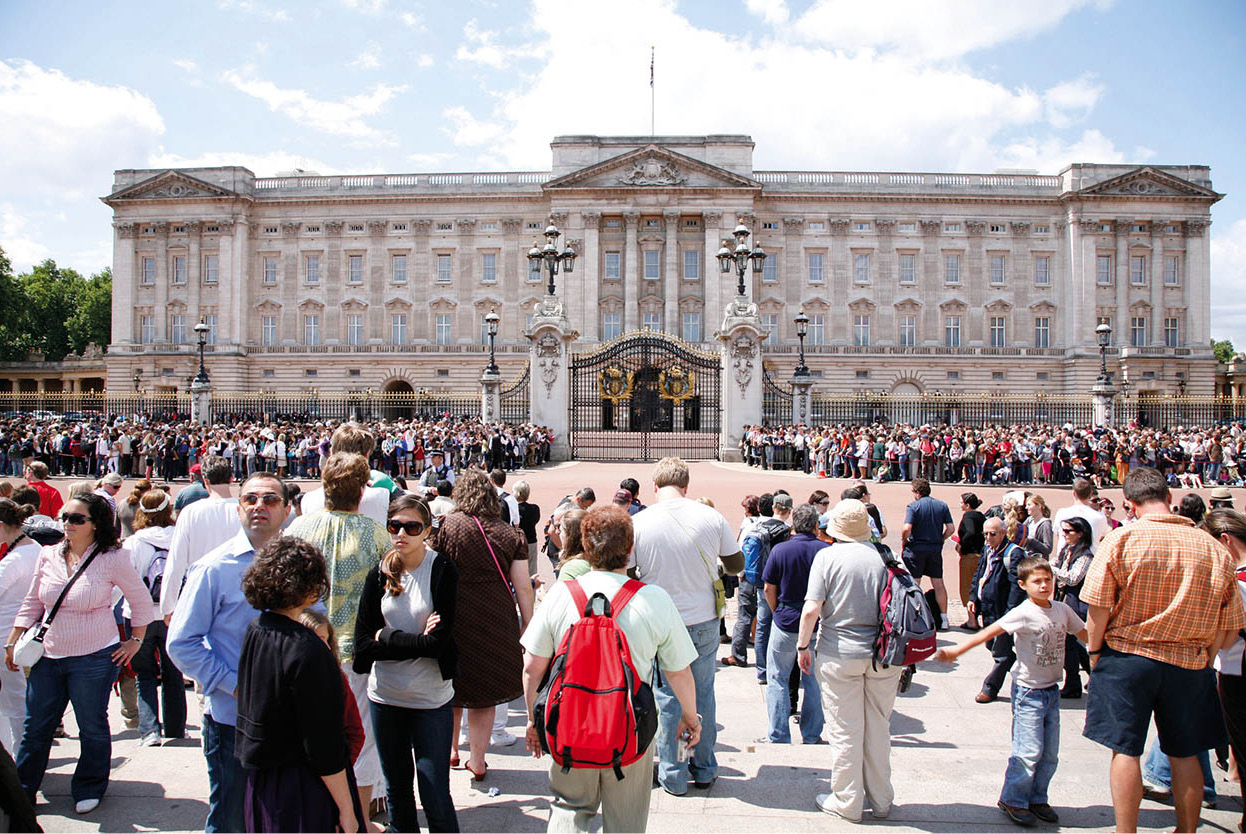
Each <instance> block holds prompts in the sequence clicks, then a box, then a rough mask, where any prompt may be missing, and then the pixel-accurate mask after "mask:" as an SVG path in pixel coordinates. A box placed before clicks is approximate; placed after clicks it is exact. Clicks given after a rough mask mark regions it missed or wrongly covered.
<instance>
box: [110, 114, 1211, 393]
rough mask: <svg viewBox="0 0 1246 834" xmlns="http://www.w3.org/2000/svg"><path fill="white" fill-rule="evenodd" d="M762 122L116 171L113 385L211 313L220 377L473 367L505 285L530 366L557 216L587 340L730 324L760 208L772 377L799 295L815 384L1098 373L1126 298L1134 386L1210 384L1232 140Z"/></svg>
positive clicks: (519, 367) (945, 384)
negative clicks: (875, 134) (760, 133)
mask: <svg viewBox="0 0 1246 834" xmlns="http://www.w3.org/2000/svg"><path fill="white" fill-rule="evenodd" d="M753 147H754V146H753V142H752V140H751V139H750V138H749V137H747V136H733V135H723V136H645V137H613V136H612V137H605V136H602V137H598V136H562V137H558V138H556V139H554V141H553V142H552V143H551V148H552V152H553V158H552V164H551V168H550V170H549V171H539V172H521V173H516V172H487V173H474V174H473V173H463V174H367V175H359V176H318V175H315V174H312V173H305V172H301V171H300V172H294V173H291V174H289V175H283V176H278V177H271V178H259V177H256V176H255V175H254V174H252V172H251V171H248V170H247V169H245V168H241V167H220V168H188V169H178V170H121V171H117V172H116V175H115V181H114V185H113V191H112V193H111V194H110V195H108V196H107V197H104V198H103V201H104V202H105V203H106V204H107V205H108V206H110V207H111V208H112V209H113V213H114V229H115V239H114V256H113V286H114V295H113V329H112V334H113V335H112V340H113V343H112V344H111V345H110V346H109V349H108V353H107V355H106V360H105V361H106V367H107V379H108V388H109V390H115V391H128V390H130V381H131V379H132V378H133V377H134V374H135V372H136V371H138V370H141V371H142V375H141V379H142V381H143V388H144V390H146V391H162V390H163V391H173V390H184V389H185V387H186V379H187V376H188V375H189V374H190V373H192V372H193V370H194V367H195V366H196V362H197V360H196V355H195V354H196V348H195V345H194V343H195V341H196V336H195V333H194V330H193V328H194V326H195V324H197V323H198V322H199V321H200V319H201V318H202V319H203V321H204V322H205V323H206V324H207V326H208V327H209V328H210V330H209V333H208V337H207V338H208V344H209V348H208V350H209V351H210V352H209V354H208V369H209V371H210V373H211V375H212V382H213V386H214V387H215V389H216V390H218V391H222V392H231V391H273V392H283V393H284V392H289V393H293V392H298V391H310V390H313V389H316V390H318V391H321V392H325V393H328V392H346V391H352V392H364V391H367V390H372V391H376V392H381V391H395V392H399V391H418V390H420V389H426V390H429V391H476V390H478V379H479V375H480V372H481V370H482V368H483V367H484V365H485V363H486V362H487V361H488V356H487V351H488V348H487V346H486V345H487V337H486V336H485V335H484V324H483V319H484V316H485V315H487V314H488V313H489V312H490V310H496V311H497V313H498V314H499V315H500V316H501V325H500V332H499V334H498V340H497V341H498V344H497V350H498V364H499V365H500V366H501V369H502V376H503V379H504V380H511V379H515V378H517V377H518V376H519V375H520V373H522V371H523V369H524V367H526V364H527V362H528V347H529V346H528V340H527V339H526V338H525V337H524V335H523V334H524V330H525V329H526V327H527V325H528V322H529V320H530V318H531V316H532V314H533V309H534V306H535V305H536V304H537V302H538V301H539V300H540V298H541V297H542V296H544V294H545V276H543V275H542V274H541V273H540V272H537V271H533V269H532V268H531V267H530V266H529V262H528V259H527V252H528V250H529V249H530V248H531V247H532V245H533V241H534V240H540V241H541V244H542V245H543V244H544V239H543V237H542V233H543V231H544V229H545V227H546V225H547V224H549V223H550V222H553V223H554V224H556V225H557V226H558V227H559V228H560V229H561V230H562V232H563V238H562V240H561V241H560V243H561V244H566V243H569V244H570V245H571V246H572V247H573V248H574V250H575V251H576V252H577V253H578V255H579V257H578V258H577V259H576V261H575V268H574V271H573V272H571V273H570V274H563V275H559V276H558V286H557V293H558V295H559V296H560V297H561V298H562V299H563V301H564V302H565V306H566V312H567V318H568V319H569V320H570V322H571V325H572V326H573V327H574V328H575V329H576V330H577V331H578V332H579V334H580V335H579V339H578V340H577V341H576V342H574V343H573V344H572V345H571V350H572V352H576V351H582V350H588V349H591V348H593V347H596V346H597V345H599V344H601V343H604V342H607V341H610V340H612V339H614V338H616V337H618V336H620V335H621V334H623V333H627V332H629V331H635V330H641V329H645V328H648V329H652V330H661V331H663V332H665V333H668V334H671V335H675V336H678V337H680V338H681V339H684V340H686V341H688V342H692V343H704V344H703V345H702V346H703V347H704V348H707V349H716V345H715V344H714V333H715V331H716V330H717V329H718V327H719V324H720V322H721V321H722V318H723V311H724V309H725V307H726V305H727V302H728V301H729V299H730V298H732V297H733V296H734V295H735V284H736V276H735V275H734V274H728V275H725V274H722V273H721V272H720V271H719V269H718V264H717V262H716V259H715V255H716V253H717V252H718V250H719V249H720V248H721V247H722V242H723V240H724V239H728V238H731V231H732V230H733V229H734V228H735V227H736V226H737V224H739V223H741V222H742V223H743V224H744V225H745V226H747V227H748V228H749V229H750V230H751V231H752V234H753V237H752V238H751V241H750V242H751V243H752V244H754V245H755V244H761V245H762V246H763V247H764V248H765V250H766V252H767V253H768V255H769V257H768V258H767V259H766V261H765V268H764V270H763V271H762V272H761V273H759V274H756V275H750V277H749V285H748V291H749V293H751V298H752V300H753V301H754V302H755V303H756V304H757V306H758V309H759V313H760V316H761V320H762V324H763V326H764V328H765V329H766V330H767V331H768V336H767V338H766V343H765V345H764V353H763V358H764V360H765V364H766V366H767V367H768V368H769V369H770V370H771V372H772V373H773V374H774V375H775V376H776V377H781V378H784V379H786V378H790V376H791V371H792V369H793V367H794V366H795V364H796V362H797V355H796V354H797V336H796V330H795V325H794V324H793V321H792V319H793V317H794V316H795V315H796V314H797V312H798V311H799V310H800V309H801V308H802V307H803V309H804V311H805V313H806V314H807V315H808V316H809V318H810V323H809V327H808V337H807V339H806V342H805V344H806V352H807V354H808V364H809V366H810V368H811V369H812V373H813V375H814V377H815V391H819V390H821V391H825V392H828V393H831V392H833V393H851V392H854V391H865V392H896V393H908V394H911V393H925V392H931V393H933V392H942V393H951V392H961V393H967V394H968V393H980V392H988V393H1012V394H1024V393H1027V392H1037V391H1044V392H1047V393H1049V394H1084V393H1086V392H1087V391H1088V390H1089V388H1090V386H1091V384H1092V382H1093V380H1094V378H1095V376H1096V375H1097V374H1098V369H1099V351H1098V347H1097V346H1096V342H1095V332H1094V331H1095V327H1096V326H1097V325H1098V324H1099V323H1101V322H1104V321H1106V322H1108V323H1109V324H1110V325H1111V327H1112V329H1113V344H1114V346H1113V348H1112V349H1111V350H1110V355H1109V364H1110V366H1111V368H1112V370H1113V371H1117V370H1119V371H1120V374H1118V377H1117V379H1118V381H1120V380H1121V379H1122V377H1123V378H1124V379H1127V380H1128V382H1129V384H1130V386H1131V393H1136V394H1145V393H1147V392H1154V393H1156V394H1170V393H1174V392H1175V391H1176V390H1177V389H1178V386H1180V387H1181V388H1183V389H1186V390H1188V393H1190V394H1211V393H1213V388H1214V385H1215V382H1214V377H1215V371H1216V364H1215V360H1214V358H1213V355H1212V353H1211V350H1210V347H1209V337H1210V332H1209V325H1210V294H1209V291H1210V278H1209V246H1208V235H1207V228H1208V224H1209V223H1210V210H1211V206H1212V205H1213V204H1214V203H1216V202H1217V201H1218V200H1219V199H1221V196H1222V195H1220V194H1218V193H1216V192H1215V191H1214V190H1213V189H1212V184H1211V179H1210V169H1209V168H1207V167H1205V166H1197V165H1145V166H1139V165H1117V164H1112V165H1105V164H1093V163H1091V164H1081V163H1079V164H1073V165H1070V166H1069V167H1067V168H1065V169H1064V170H1063V171H1061V172H1060V173H1059V174H1058V175H1056V176H1040V175H1037V174H1033V173H1017V172H1001V173H995V174H951V173H943V174H930V173H870V172H839V171H758V170H754V168H753Z"/></svg>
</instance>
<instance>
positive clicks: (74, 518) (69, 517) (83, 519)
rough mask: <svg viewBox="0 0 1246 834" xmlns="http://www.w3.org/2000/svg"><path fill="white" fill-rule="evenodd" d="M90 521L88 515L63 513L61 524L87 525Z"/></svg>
mask: <svg viewBox="0 0 1246 834" xmlns="http://www.w3.org/2000/svg"><path fill="white" fill-rule="evenodd" d="M90 520H91V519H90V518H89V517H88V516H87V514H86V513H61V524H86V523H87V522H88V521H90Z"/></svg>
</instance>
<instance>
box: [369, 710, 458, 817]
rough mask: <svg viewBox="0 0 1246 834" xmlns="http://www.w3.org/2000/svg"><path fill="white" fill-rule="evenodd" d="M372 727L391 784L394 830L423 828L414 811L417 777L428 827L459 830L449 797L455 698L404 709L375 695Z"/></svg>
mask: <svg viewBox="0 0 1246 834" xmlns="http://www.w3.org/2000/svg"><path fill="white" fill-rule="evenodd" d="M372 728H373V730H374V731H375V732H376V751H377V753H379V754H380V756H381V770H382V771H383V772H384V773H385V781H386V783H387V784H388V786H389V788H388V796H389V815H390V819H391V821H392V824H393V826H394V830H395V831H419V830H420V821H419V818H418V817H417V816H416V812H415V785H416V784H417V783H418V785H419V789H420V804H421V805H423V806H424V816H425V817H427V818H428V830H429V831H458V830H459V819H458V817H457V816H456V815H455V813H454V800H453V799H451V798H450V748H451V746H453V743H454V741H455V739H454V708H453V706H452V705H451V703H450V702H449V701H447V702H446V704H445V705H444V706H440V707H437V708H436V709H405V708H403V707H394V706H390V705H388V704H378V703H377V702H376V701H373V702H372ZM412 752H414V754H415V755H414V758H413V757H412Z"/></svg>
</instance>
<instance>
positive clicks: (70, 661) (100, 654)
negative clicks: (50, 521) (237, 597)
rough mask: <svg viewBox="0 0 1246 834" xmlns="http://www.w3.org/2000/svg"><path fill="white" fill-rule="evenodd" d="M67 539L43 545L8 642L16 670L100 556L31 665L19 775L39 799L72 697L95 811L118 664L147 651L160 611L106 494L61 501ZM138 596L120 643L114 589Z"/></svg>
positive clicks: (85, 792)
mask: <svg viewBox="0 0 1246 834" xmlns="http://www.w3.org/2000/svg"><path fill="white" fill-rule="evenodd" d="M60 521H61V524H63V525H64V527H65V540H64V541H63V542H61V543H60V544H57V545H48V546H47V547H44V548H43V550H41V551H40V552H39V559H38V561H37V562H36V563H35V575H34V579H32V580H31V583H30V588H29V590H28V591H27V592H26V599H25V600H24V601H23V602H22V607H21V609H20V610H19V611H18V612H17V619H16V621H15V622H14V624H13V631H12V632H11V633H10V634H9V639H8V640H7V641H5V649H4V662H5V665H6V666H7V667H8V668H9V670H10V671H13V670H16V669H17V665H16V664H15V663H14V662H13V647H14V645H16V643H17V641H18V639H19V638H20V637H21V636H22V635H23V634H24V633H25V632H26V629H28V628H31V627H32V626H33V627H38V624H39V623H40V622H41V621H42V620H43V619H44V618H45V617H46V616H47V613H48V612H49V611H50V610H51V609H52V606H54V605H55V604H56V600H57V599H58V598H59V597H60V595H61V590H62V589H63V588H64V587H65V585H66V583H67V582H68V581H69V579H70V577H72V576H73V575H74V573H75V572H76V571H77V570H78V568H79V567H81V566H82V564H83V562H84V561H85V560H86V559H87V558H88V557H91V556H92V554H94V556H93V557H92V558H91V562H90V564H89V565H87V567H86V569H85V570H84V571H83V575H82V576H81V577H80V578H79V581H78V582H75V583H74V585H73V587H72V588H71V589H70V591H69V593H68V594H66V595H65V600H64V602H63V603H62V605H61V608H60V610H59V611H58V612H57V615H56V619H55V620H54V621H53V623H52V626H51V628H49V629H48V631H47V634H46V635H45V637H44V640H43V657H42V658H40V659H39V660H38V661H37V662H36V663H35V664H34V665H33V666H31V667H30V675H29V678H28V679H27V682H26V695H27V698H26V710H27V711H26V727H25V737H24V738H23V739H22V746H21V749H20V750H18V753H17V774H18V777H19V778H20V779H21V782H22V787H23V788H24V789H25V790H26V796H27V798H28V799H29V800H30V803H31V804H32V805H33V804H34V803H35V793H36V792H37V791H38V790H39V785H40V783H42V782H43V774H44V771H46V770H47V766H48V755H49V753H50V752H51V749H52V735H53V733H55V732H56V727H57V725H58V724H59V723H60V721H61V718H62V716H64V714H65V707H66V705H67V704H70V703H72V704H73V706H74V717H75V718H76V719H77V722H78V737H79V741H80V742H81V753H80V755H79V756H78V765H77V767H76V768H75V769H74V775H73V779H72V781H71V782H70V792H71V793H72V795H73V798H74V802H75V803H76V804H75V809H76V810H77V812H78V813H79V814H86V813H89V812H91V811H93V810H95V808H96V807H97V806H98V805H99V802H100V799H102V798H103V796H104V792H105V791H106V790H107V789H108V769H109V765H110V763H111V759H112V735H111V732H110V730H109V727H108V695H109V691H110V690H111V689H112V684H113V681H115V680H116V679H117V667H118V666H124V665H125V664H126V663H129V662H130V660H132V659H133V657H134V655H135V654H137V653H138V650H139V647H140V646H141V645H142V643H143V636H144V635H145V634H146V632H147V624H148V623H150V622H151V621H152V619H153V618H154V608H153V606H152V602H151V594H150V593H149V592H148V590H147V587H146V586H145V585H144V584H143V580H142V579H140V578H139V575H138V572H137V571H136V570H135V569H134V565H133V564H132V563H131V561H130V554H129V552H128V551H126V550H123V549H122V548H121V547H120V546H119V542H118V539H117V528H116V525H115V523H114V519H113V510H112V507H111V506H109V504H108V502H107V501H105V500H104V498H103V497H102V496H99V495H94V494H88V495H81V496H78V497H76V498H74V499H73V500H71V501H69V502H68V503H67V504H66V505H65V506H64V507H63V508H62V510H61V515H60ZM114 589H118V590H120V591H121V593H122V594H123V595H124V596H125V599H126V602H128V603H129V604H130V611H131V615H130V616H131V623H132V625H133V634H134V636H133V637H131V638H130V639H129V640H126V641H125V642H120V641H119V638H118V635H117V626H116V622H115V621H114V619H113V603H112V600H113V591H114Z"/></svg>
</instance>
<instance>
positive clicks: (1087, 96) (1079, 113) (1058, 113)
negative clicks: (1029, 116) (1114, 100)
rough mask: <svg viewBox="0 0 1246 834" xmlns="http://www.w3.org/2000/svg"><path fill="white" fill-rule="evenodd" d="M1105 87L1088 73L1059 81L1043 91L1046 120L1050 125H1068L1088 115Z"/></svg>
mask: <svg viewBox="0 0 1246 834" xmlns="http://www.w3.org/2000/svg"><path fill="white" fill-rule="evenodd" d="M1105 89H1106V88H1105V87H1104V86H1103V85H1102V84H1099V83H1096V82H1095V81H1094V79H1093V78H1092V77H1091V76H1089V75H1083V76H1082V77H1081V78H1078V79H1076V80H1073V81H1064V82H1061V83H1059V84H1057V85H1055V86H1054V87H1052V88H1051V89H1050V90H1047V92H1045V93H1043V104H1044V105H1045V106H1046V108H1047V121H1048V122H1050V123H1051V125H1052V127H1068V126H1069V125H1071V124H1073V123H1074V122H1080V121H1082V120H1083V119H1085V118H1086V117H1087V116H1089V115H1090V112H1091V111H1092V110H1094V108H1095V105H1096V104H1098V103H1099V99H1100V97H1101V96H1102V95H1103V93H1104V90H1105Z"/></svg>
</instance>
